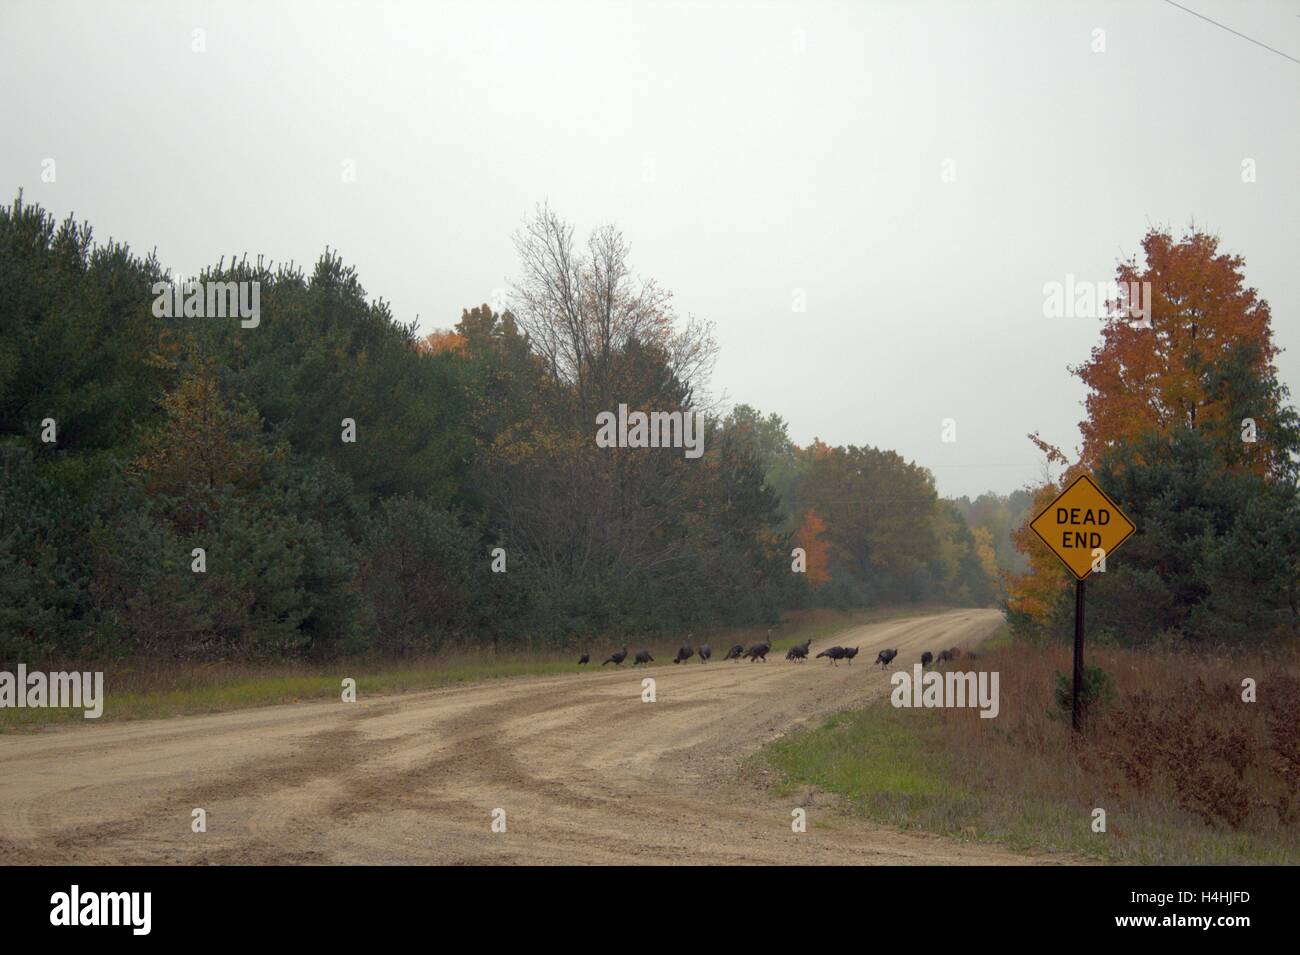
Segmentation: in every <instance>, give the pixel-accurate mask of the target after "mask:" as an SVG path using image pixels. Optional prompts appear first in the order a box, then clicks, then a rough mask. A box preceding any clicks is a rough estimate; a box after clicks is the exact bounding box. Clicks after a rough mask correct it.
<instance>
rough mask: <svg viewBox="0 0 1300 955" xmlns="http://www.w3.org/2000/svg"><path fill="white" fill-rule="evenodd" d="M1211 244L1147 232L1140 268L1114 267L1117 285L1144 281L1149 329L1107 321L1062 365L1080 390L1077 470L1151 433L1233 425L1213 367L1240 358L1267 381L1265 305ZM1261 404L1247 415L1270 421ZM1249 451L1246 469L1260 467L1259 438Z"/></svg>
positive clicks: (1237, 260) (1264, 448)
mask: <svg viewBox="0 0 1300 955" xmlns="http://www.w3.org/2000/svg"><path fill="white" fill-rule="evenodd" d="M1218 246H1219V240H1218V239H1217V238H1216V237H1215V236H1212V235H1207V234H1206V233H1204V232H1200V231H1192V232H1189V233H1188V234H1186V235H1185V236H1184V237H1183V238H1182V239H1181V240H1178V241H1175V240H1174V238H1173V237H1172V235H1170V233H1169V232H1162V231H1159V230H1155V229H1153V230H1151V231H1150V232H1148V233H1147V234H1146V236H1145V237H1144V238H1143V240H1142V249H1143V251H1144V253H1145V257H1146V262H1145V265H1144V266H1143V267H1141V268H1139V267H1138V265H1137V264H1136V262H1134V261H1129V262H1126V263H1123V264H1121V265H1120V267H1119V269H1118V274H1117V278H1118V279H1119V281H1120V282H1122V283H1130V286H1129V287H1133V285H1132V283H1150V327H1147V323H1145V322H1139V321H1135V320H1130V319H1129V318H1127V317H1113V318H1110V319H1108V320H1107V321H1106V323H1105V324H1104V325H1103V327H1102V330H1101V343H1100V344H1099V345H1097V346H1096V347H1094V348H1093V350H1092V355H1091V357H1090V358H1089V359H1088V361H1086V362H1084V363H1083V364H1082V365H1080V366H1078V367H1077V368H1072V369H1071V371H1072V372H1073V373H1074V374H1075V375H1077V376H1078V377H1079V378H1080V379H1081V380H1082V381H1083V383H1084V384H1086V385H1087V386H1088V389H1089V394H1088V397H1087V399H1086V402H1085V405H1086V408H1087V412H1088V416H1087V418H1086V420H1084V421H1083V422H1081V423H1080V425H1079V429H1080V431H1081V432H1082V434H1083V458H1082V463H1083V464H1084V465H1085V466H1087V467H1093V466H1095V464H1096V463H1097V462H1098V461H1099V460H1100V458H1101V455H1102V454H1103V453H1104V452H1105V451H1106V450H1107V449H1108V448H1110V447H1112V446H1114V445H1117V444H1123V443H1131V442H1133V441H1135V440H1136V439H1137V438H1138V437H1139V436H1140V435H1142V434H1145V433H1149V432H1151V431H1156V432H1158V433H1161V434H1168V433H1169V431H1170V430H1171V429H1172V428H1174V427H1175V426H1178V425H1186V426H1190V427H1193V428H1197V427H1225V426H1226V427H1231V428H1238V427H1240V422H1233V421H1228V420H1226V419H1227V416H1228V415H1229V413H1230V409H1231V407H1232V401H1231V396H1230V395H1228V394H1225V393H1224V392H1223V391H1221V390H1219V389H1216V388H1215V386H1214V385H1215V375H1214V371H1215V369H1216V367H1218V366H1220V365H1221V364H1222V363H1223V362H1226V361H1228V360H1229V359H1230V358H1232V357H1233V356H1234V355H1235V356H1243V357H1244V360H1245V362H1246V363H1247V364H1248V366H1249V367H1248V369H1247V370H1248V372H1249V374H1250V375H1251V376H1252V377H1254V378H1256V379H1268V378H1272V377H1275V376H1276V374H1277V369H1276V368H1275V367H1274V366H1273V359H1274V357H1275V356H1276V355H1277V353H1278V349H1277V347H1276V346H1275V345H1273V342H1272V333H1271V330H1270V327H1269V325H1270V315H1269V308H1268V303H1267V302H1265V301H1264V300H1263V299H1261V298H1260V297H1259V296H1258V295H1257V294H1256V292H1255V290H1254V289H1252V288H1248V287H1247V286H1246V284H1245V280H1244V277H1243V275H1242V267H1243V266H1244V265H1245V260H1243V259H1242V258H1241V257H1240V256H1235V255H1227V254H1225V253H1221V252H1220V251H1219V248H1218ZM1271 403H1272V404H1274V407H1268V408H1260V409H1258V415H1257V417H1260V418H1272V417H1273V416H1274V415H1275V414H1276V412H1277V408H1276V406H1275V404H1276V403H1275V402H1271ZM1256 451H1257V454H1256V455H1255V461H1256V464H1262V462H1264V461H1266V460H1267V458H1268V455H1269V448H1268V443H1267V436H1261V441H1260V443H1259V446H1258V447H1257V449H1256Z"/></svg>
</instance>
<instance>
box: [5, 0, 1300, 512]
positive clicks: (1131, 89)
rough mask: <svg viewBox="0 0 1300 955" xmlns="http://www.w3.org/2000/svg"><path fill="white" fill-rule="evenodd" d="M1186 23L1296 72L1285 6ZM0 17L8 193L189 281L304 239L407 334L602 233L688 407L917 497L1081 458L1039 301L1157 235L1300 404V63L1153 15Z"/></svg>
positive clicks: (623, 9) (1260, 6) (70, 11)
mask: <svg viewBox="0 0 1300 955" xmlns="http://www.w3.org/2000/svg"><path fill="white" fill-rule="evenodd" d="M1180 2H1183V5H1184V6H1186V7H1189V8H1191V9H1194V10H1196V11H1197V12H1200V13H1202V14H1204V15H1206V16H1209V17H1211V18H1213V19H1215V20H1218V21H1220V22H1221V23H1224V24H1226V25H1228V26H1230V27H1232V28H1234V29H1236V30H1238V31H1240V32H1241V33H1244V34H1247V35H1248V36H1251V37H1254V38H1255V39H1257V40H1260V41H1261V42H1264V43H1267V44H1268V45H1269V46H1272V47H1275V48H1277V49H1279V50H1282V51H1284V52H1286V53H1287V54H1289V55H1291V56H1294V57H1297V58H1300V3H1296V2H1285V3H1283V2H1249V0H1235V2H1224V0H1180ZM0 24H2V25H3V28H2V29H0V88H2V89H3V96H2V97H0V198H3V199H4V200H5V201H7V200H8V199H11V198H12V197H13V196H14V195H16V193H17V190H18V189H19V188H22V189H23V190H24V194H25V196H26V198H27V199H28V200H29V201H34V202H39V203H40V204H42V205H44V206H45V207H46V208H47V209H49V210H50V211H51V212H53V213H54V214H55V215H56V216H58V217H60V218H62V217H63V216H65V215H66V214H67V213H69V212H75V213H76V214H77V216H78V217H81V218H86V219H88V220H89V221H90V222H91V224H92V225H93V226H94V227H95V229H96V236H97V238H99V239H107V238H108V237H109V236H112V237H113V238H115V239H118V240H122V241H126V242H128V243H129V244H130V245H131V246H132V247H133V248H134V249H135V250H136V251H138V252H140V253H141V254H145V253H148V252H149V250H150V249H152V248H155V247H156V248H157V251H158V255H159V257H160V259H161V260H162V261H163V263H164V264H165V265H169V266H171V267H173V268H174V269H176V270H178V271H179V272H181V273H182V274H192V273H193V272H195V271H197V269H198V268H199V267H200V266H201V265H203V264H206V263H209V262H214V261H215V260H216V259H217V258H218V257H219V256H220V255H222V254H223V253H224V254H227V255H229V254H230V253H232V252H245V251H247V252H249V253H250V254H255V253H259V252H260V253H265V254H266V255H268V256H270V257H272V258H274V259H276V260H277V261H280V260H289V259H293V260H296V261H297V262H299V263H303V264H305V265H307V266H310V265H311V264H312V263H313V262H314V261H315V259H316V258H317V257H318V256H319V254H320V253H321V252H322V251H323V250H324V248H325V247H326V246H327V245H328V246H330V247H332V248H335V249H337V250H339V251H340V252H341V253H342V255H343V256H344V258H345V260H346V261H347V262H349V263H350V264H353V265H355V266H356V267H357V268H358V270H359V272H360V276H361V280H362V282H363V284H364V285H365V287H366V289H367V290H368V291H369V293H370V294H371V295H372V296H382V297H384V298H386V299H387V300H389V301H390V302H391V303H392V305H393V308H394V312H395V314H396V315H397V317H398V318H399V319H402V320H404V321H409V320H411V319H414V318H415V317H416V316H417V315H418V316H419V317H420V324H421V328H422V330H425V331H429V330H432V329H434V328H446V327H450V326H451V325H453V324H454V323H455V322H456V320H457V319H458V318H459V316H460V311H461V309H462V308H463V307H467V306H472V305H474V304H477V303H480V302H484V301H489V300H491V297H492V294H493V290H494V289H499V288H502V287H504V286H507V285H508V284H509V282H510V280H511V278H512V277H514V275H515V273H516V263H515V253H514V249H513V246H512V244H511V234H512V233H513V232H514V230H515V229H516V228H517V227H518V225H519V223H520V222H521V220H522V219H523V217H524V216H525V215H527V214H528V213H529V211H530V210H531V209H532V208H533V206H534V205H535V204H536V203H538V202H539V201H542V200H548V201H549V202H550V204H551V205H552V206H553V207H554V208H555V209H557V210H558V211H559V212H561V214H563V215H564V216H566V217H567V218H569V219H570V220H571V221H572V222H573V223H574V224H575V226H576V227H577V229H578V231H579V233H580V234H585V232H586V231H588V230H589V229H590V228H591V227H592V226H594V225H596V224H598V223H601V222H604V221H613V222H615V223H617V224H618V225H619V226H620V227H621V228H622V229H623V231H624V233H625V234H626V236H627V237H628V239H629V241H630V242H631V244H632V250H633V264H634V265H635V267H636V268H637V270H638V271H639V272H640V273H642V274H643V275H646V276H653V277H654V278H655V279H657V280H658V281H659V282H660V283H661V284H662V285H663V286H665V287H667V288H669V289H671V290H672V291H673V293H674V295H675V302H676V306H677V309H678V311H679V312H680V313H681V314H683V315H685V314H688V313H689V314H694V315H696V316H698V317H701V318H707V319H710V320H712V321H713V322H714V323H716V329H717V337H718V340H719V344H720V346H721V356H720V360H719V362H718V366H717V369H716V373H715V376H714V380H713V388H714V390H715V391H716V392H718V393H720V394H722V395H725V396H726V397H727V398H728V399H729V400H730V401H731V402H747V403H749V404H752V405H755V406H757V407H758V408H760V409H762V410H764V411H776V412H778V413H780V414H781V415H783V416H784V417H785V418H786V419H787V420H788V421H789V423H790V433H791V436H792V437H793V438H794V440H795V441H796V442H798V443H800V444H804V443H807V442H809V441H811V440H812V438H813V437H814V436H819V437H820V438H821V439H822V440H823V441H827V442H829V443H832V444H870V445H876V446H880V447H886V448H894V449H896V450H898V451H899V452H901V453H902V454H903V455H905V456H906V457H908V458H911V459H914V460H916V461H918V462H919V463H921V464H923V465H925V466H926V467H928V468H930V469H931V470H932V471H933V472H934V474H935V476H936V479H937V482H938V486H939V490H940V492H941V493H943V494H948V495H959V494H969V495H975V494H978V493H980V492H981V491H984V490H990V489H991V490H996V491H999V492H1004V493H1005V492H1008V491H1011V490H1013V489H1015V488H1017V487H1020V486H1022V485H1024V484H1025V483H1027V482H1030V481H1033V480H1034V479H1035V478H1036V477H1037V476H1038V475H1039V473H1040V461H1041V458H1040V456H1039V455H1038V454H1037V452H1036V451H1035V450H1034V449H1033V447H1032V446H1031V445H1030V443H1029V442H1028V441H1027V440H1026V438H1025V434H1026V432H1028V431H1032V430H1040V431H1041V432H1042V434H1043V436H1044V437H1045V438H1048V439H1049V440H1052V441H1054V442H1057V443H1059V444H1061V445H1063V446H1065V447H1066V448H1067V449H1073V448H1074V447H1076V445H1077V443H1078V440H1079V437H1078V428H1077V424H1078V421H1079V419H1080V418H1081V416H1082V413H1083V410H1082V404H1081V402H1082V398H1083V394H1084V392H1083V389H1082V387H1081V386H1080V384H1079V383H1078V382H1077V381H1076V380H1075V379H1074V378H1072V377H1071V376H1070V375H1069V373H1068V371H1067V368H1068V366H1070V365H1074V364H1078V363H1079V362H1081V361H1083V360H1084V359H1086V357H1087V355H1088V353H1089V350H1090V348H1091V347H1092V345H1093V344H1094V343H1095V342H1096V341H1097V338H1098V336H1097V329H1098V322H1097V321H1095V320H1092V319H1083V318H1064V319H1049V318H1045V317H1044V316H1043V285H1044V283H1047V282H1052V281H1060V282H1064V281H1065V277H1066V275H1067V273H1073V274H1074V275H1075V276H1076V278H1077V279H1079V280H1083V279H1089V280H1104V279H1107V278H1110V277H1112V276H1113V275H1114V266H1115V262H1116V260H1117V259H1118V258H1120V257H1124V258H1127V257H1128V256H1130V255H1132V254H1134V253H1136V252H1139V251H1140V247H1139V241H1140V239H1141V237H1142V235H1143V233H1144V232H1145V231H1146V230H1147V228H1148V227H1149V226H1151V225H1171V226H1173V227H1174V228H1175V229H1176V230H1181V229H1182V228H1183V227H1184V226H1186V225H1187V224H1188V223H1190V222H1192V221H1195V222H1196V223H1197V224H1198V225H1201V226H1203V227H1206V228H1208V229H1209V230H1211V231H1214V232H1216V233H1218V234H1219V235H1220V236H1221V237H1222V242H1223V247H1224V248H1225V249H1227V250H1230V251H1232V252H1235V253H1238V254H1241V255H1243V256H1244V257H1245V259H1246V263H1247V271H1246V274H1247V278H1248V280H1249V282H1250V284H1252V285H1253V286H1254V287H1256V288H1257V289H1259V291H1260V293H1261V294H1262V295H1263V296H1264V297H1265V298H1266V299H1268V301H1269V302H1270V304H1271V306H1272V309H1273V329H1274V333H1275V336H1276V338H1277V341H1278V343H1279V344H1280V345H1281V346H1283V347H1284V348H1286V349H1287V351H1286V352H1285V353H1284V354H1283V355H1282V356H1281V358H1280V360H1279V367H1280V370H1281V373H1282V379H1283V381H1285V382H1286V383H1288V384H1289V385H1290V386H1291V387H1292V388H1293V390H1294V389H1296V387H1297V383H1300V321H1298V320H1297V309H1298V308H1300V190H1298V189H1297V174H1298V173H1300V123H1298V122H1297V117H1298V116H1300V112H1298V111H1297V93H1298V92H1300V64H1297V63H1295V62H1293V61H1291V60H1288V59H1286V58H1284V57H1282V56H1279V55H1277V54H1275V53H1272V52H1269V51H1268V50H1265V49H1261V48H1260V47H1258V46H1255V45H1253V44H1251V43H1250V42H1248V41H1247V40H1244V39H1241V38H1239V37H1237V36H1234V35H1233V34H1231V33H1229V32H1226V31H1225V30H1223V29H1219V28H1218V27H1215V26H1214V25H1212V24H1210V23H1207V22H1205V21H1204V20H1201V19H1198V18H1197V17H1195V16H1193V15H1191V14H1189V13H1186V12H1184V11H1182V10H1179V9H1177V8H1175V7H1174V6H1171V5H1170V4H1168V3H1166V2H1163V0H1132V2H1125V3H1087V2H1075V3H1052V2H1041V0H1025V2H1018V3H939V2H929V3H927V2H898V3H865V2H862V3H812V2H802V3H791V4H782V3H756V2H749V3H737V4H725V3H708V4H705V3H698V4H667V3H645V4H641V3H591V4H584V3H576V2H551V3H537V2H526V3H518V4H513V3H492V2H484V0H476V2H470V3H457V4H415V3H411V4H403V3H379V2H357V3H342V4H323V3H293V4H290V3H271V2H262V3H249V4H242V3H229V2H223V3H211V4H208V3H190V2H156V3H152V2H139V0H132V2H104V0H96V2H85V3H52V2H39V3H37V2H30V3H29V2H19V3H15V2H6V3H5V4H4V6H3V9H2V12H0ZM1098 29H1100V30H1103V31H1104V52H1095V51H1094V47H1096V46H1098V45H1099V43H1098V41H1099V39H1103V37H1101V35H1099V34H1098V33H1096V32H1095V31H1097V30H1098ZM196 30H202V31H203V33H202V34H201V39H202V42H201V43H198V41H197V40H196V34H195V32H194V31H196ZM196 45H201V46H203V47H204V48H203V49H202V51H201V52H196V50H195V49H194V48H195V46H196ZM49 159H53V160H54V161H55V164H54V167H53V168H54V170H55V181H54V182H45V181H42V170H43V169H44V168H49V167H48V166H47V165H43V164H45V163H46V160H49ZM1246 159H1251V160H1253V161H1254V168H1255V170H1256V181H1255V182H1253V183H1246V182H1243V181H1242V164H1243V161H1244V160H1246ZM946 160H951V161H952V162H951V163H950V164H948V165H946V166H945V161H946ZM345 161H351V162H352V163H353V164H354V168H355V172H356V181H355V182H345V181H343V180H344V176H343V172H342V170H343V164H344V162H345ZM945 169H948V170H949V171H950V172H951V173H953V175H951V176H950V177H949V178H951V179H952V181H944V176H943V172H944V170H945ZM801 299H802V301H803V302H804V303H805V308H806V310H804V311H797V310H796V308H797V306H798V304H799V301H800V300H801ZM945 418H953V419H955V420H956V423H957V432H956V433H957V440H956V442H954V443H944V442H943V441H941V422H942V421H943V419H945Z"/></svg>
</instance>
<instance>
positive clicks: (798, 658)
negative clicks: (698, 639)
mask: <svg viewBox="0 0 1300 955" xmlns="http://www.w3.org/2000/svg"><path fill="white" fill-rule="evenodd" d="M692 636H694V634H688V635H687V643H685V644H684V645H683V646H682V647H681V648H680V649H679V650H678V651H677V656H675V657H673V663H685V662H686V661H687V660H689V659H690V658H691V657H693V656H695V654H696V650H695V649H694V648H693V647H692V646H691V644H690V642H689V641H690V637H692ZM811 645H812V639H811V638H809V639H807V640H805V641H804V642H803V643H800V644H797V645H796V646H793V647H791V648H790V649H789V651H788V652H787V653H786V655H785V658H786V659H787V660H793V661H795V662H796V663H802V662H805V661H806V660H807V659H808V649H809V647H810V646H811ZM771 649H772V631H771V630H769V631H768V632H767V639H766V640H764V641H763V642H762V643H756V644H754V645H753V646H752V647H750V648H749V649H748V650H746V649H745V645H744V644H743V643H737V644H734V645H733V646H732V648H731V649H730V650H728V651H727V655H726V656H724V657H723V658H722V659H724V660H740V659H741V658H742V657H744V658H746V659H748V660H749V662H750V663H753V662H754V661H755V660H762V661H763V662H764V663H766V662H767V654H768V652H769V651H770V650H771ZM698 652H699V656H700V662H701V663H708V662H709V659H710V658H711V657H712V656H713V649H712V648H711V647H710V646H709V645H708V644H707V643H705V644H702V645H701V646H700V649H699V651H698ZM857 655H858V648H857V647H828V648H826V649H825V650H823V651H822V652H821V653H819V654H817V657H818V658H819V659H820V658H821V657H827V658H829V659H830V661H831V666H835V665H837V664H838V663H839V661H841V660H848V661H849V663H850V664H851V663H852V662H853V658H854V657H856V656H857ZM961 655H962V651H961V650H960V649H959V648H957V647H951V648H949V649H947V650H940V651H939V653H938V654H937V655H936V654H933V653H931V652H930V651H929V650H926V651H925V652H924V653H922V654H921V666H923V667H925V666H929V665H930V664H931V663H950V662H952V661H953V660H956V659H957V658H958V657H960V656H961ZM896 656H898V650H897V649H893V650H881V651H880V653H878V654H877V655H876V660H875V663H879V664H880V665H881V667H882V668H883V667H887V666H889V664H890V663H892V662H893V661H894V657H896ZM975 656H976V655H975V654H974V653H971V652H969V651H967V653H966V657H967V659H975ZM626 659H627V647H624V648H623V649H621V650H615V651H614V652H613V653H611V654H610V655H609V659H607V660H606V661H605V663H612V664H614V666H621V665H622V664H623V661H624V660H626ZM654 659H655V658H654V657H652V656H651V655H650V651H649V650H645V649H642V650H638V651H637V652H636V655H635V656H634V657H633V660H632V665H633V666H636V665H637V664H639V663H653V662H654ZM590 662H591V653H590V652H584V653H583V654H582V656H581V657H579V658H578V663H579V664H586V663H590ZM605 663H602V664H601V666H604V665H605ZM875 663H873V664H872V666H875Z"/></svg>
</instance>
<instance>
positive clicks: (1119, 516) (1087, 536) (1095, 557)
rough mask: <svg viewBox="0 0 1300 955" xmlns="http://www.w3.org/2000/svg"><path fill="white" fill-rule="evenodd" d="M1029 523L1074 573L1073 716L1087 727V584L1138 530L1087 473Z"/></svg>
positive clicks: (1078, 729) (1076, 722)
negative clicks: (1084, 692)
mask: <svg viewBox="0 0 1300 955" xmlns="http://www.w3.org/2000/svg"><path fill="white" fill-rule="evenodd" d="M1029 526H1030V527H1032V528H1033V529H1034V533H1035V534H1037V535H1038V536H1039V538H1041V539H1042V541H1043V543H1044V544H1046V545H1047V546H1048V549H1050V550H1051V552H1052V553H1053V554H1055V555H1056V556H1057V557H1059V558H1060V559H1061V563H1063V564H1065V566H1066V567H1067V568H1069V571H1070V573H1072V574H1073V575H1074V687H1073V690H1072V695H1071V699H1070V720H1071V725H1072V726H1073V727H1074V731H1075V732H1076V733H1079V732H1082V731H1083V711H1082V704H1081V698H1080V694H1081V692H1082V690H1083V584H1084V581H1086V580H1087V579H1088V576H1089V575H1090V574H1091V573H1092V572H1093V571H1094V570H1101V571H1104V570H1105V569H1106V558H1107V556H1109V555H1110V554H1111V553H1113V552H1114V551H1115V548H1117V547H1119V545H1120V544H1122V543H1124V541H1126V540H1128V539H1129V537H1130V536H1131V535H1132V534H1133V532H1134V531H1135V530H1137V527H1136V525H1134V523H1133V522H1132V521H1130V520H1129V519H1128V517H1127V515H1125V513H1124V512H1123V511H1121V510H1120V509H1119V505H1117V504H1116V503H1115V502H1114V501H1112V500H1111V499H1110V498H1109V497H1107V496H1106V492H1105V491H1103V490H1102V489H1101V488H1100V487H1098V486H1097V482H1096V481H1094V480H1093V479H1092V478H1091V477H1089V476H1088V475H1087V474H1080V475H1079V476H1078V477H1077V478H1075V479H1074V480H1073V481H1071V482H1070V484H1069V486H1068V487H1066V489H1065V490H1064V491H1062V492H1061V493H1060V494H1058V495H1057V496H1056V499H1055V500H1054V501H1052V503H1051V504H1049V505H1047V507H1045V508H1044V509H1043V511H1042V513H1041V514H1039V515H1038V516H1037V517H1035V518H1034V519H1033V520H1032V521H1030V523H1029Z"/></svg>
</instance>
